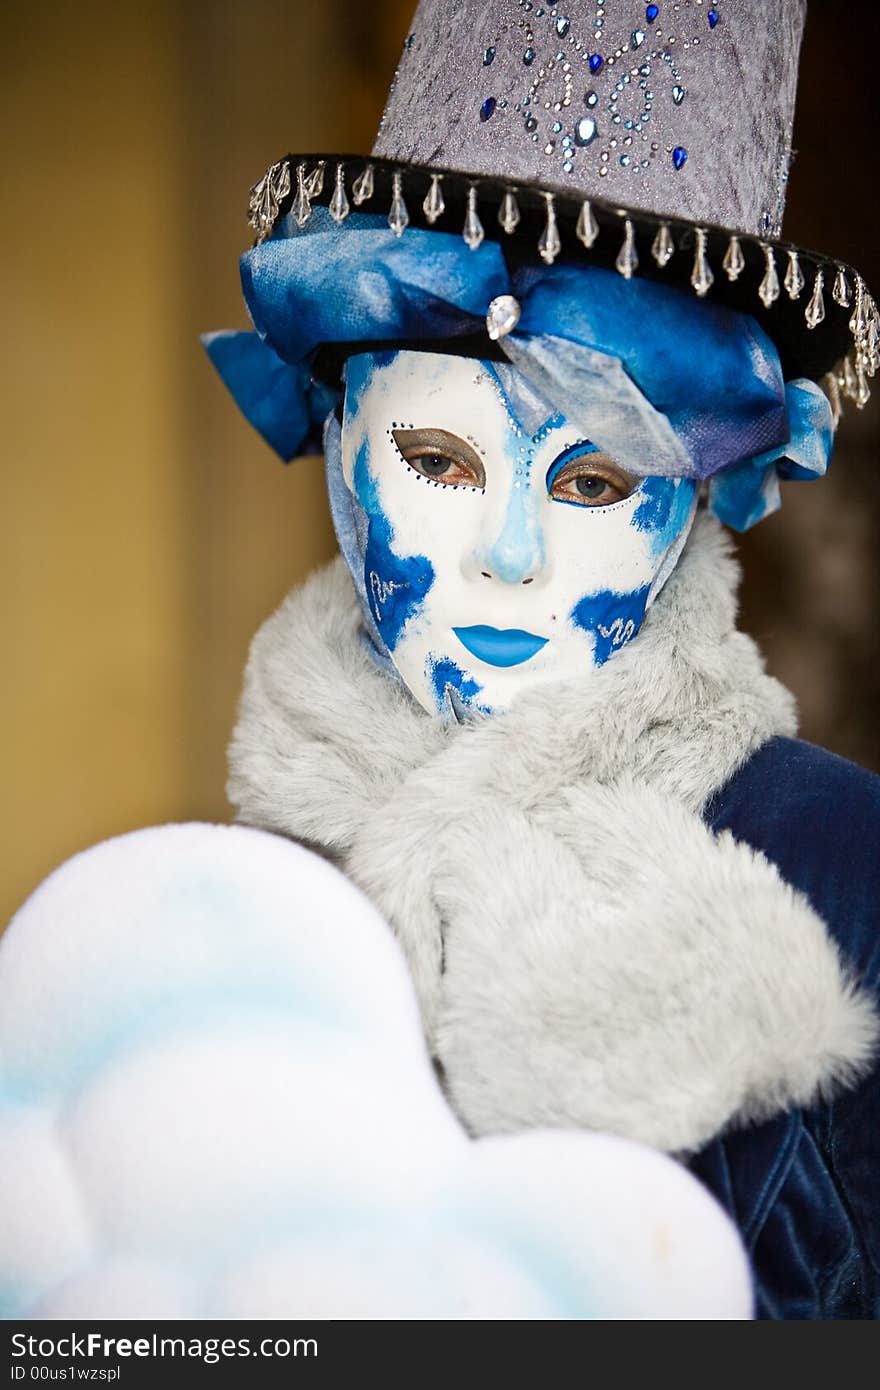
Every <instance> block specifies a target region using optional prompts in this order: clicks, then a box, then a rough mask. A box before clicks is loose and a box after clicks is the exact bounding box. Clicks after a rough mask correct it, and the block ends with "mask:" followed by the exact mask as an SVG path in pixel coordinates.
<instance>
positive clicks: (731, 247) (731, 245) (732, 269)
mask: <svg viewBox="0 0 880 1390" xmlns="http://www.w3.org/2000/svg"><path fill="white" fill-rule="evenodd" d="M721 268H722V270H723V271H724V274H725V275H726V276H727V278H728V280H738V279H739V277H740V275H742V273H743V271H744V270H745V268H746V258H745V256H744V255H743V249H742V247H741V246H740V244H739V237H738V236H732V237H731V238H730V241H729V242H728V243H727V250H726V251H725V253H724V260H723V261H722V262H721Z"/></svg>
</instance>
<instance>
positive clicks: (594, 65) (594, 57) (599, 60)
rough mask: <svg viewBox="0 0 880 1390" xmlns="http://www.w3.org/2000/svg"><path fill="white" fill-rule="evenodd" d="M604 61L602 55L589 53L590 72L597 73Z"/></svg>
mask: <svg viewBox="0 0 880 1390" xmlns="http://www.w3.org/2000/svg"><path fill="white" fill-rule="evenodd" d="M604 61H605V59H604V58H603V57H602V54H601V53H591V54H590V72H598V71H599V69H600V68H601V66H602V64H603V63H604Z"/></svg>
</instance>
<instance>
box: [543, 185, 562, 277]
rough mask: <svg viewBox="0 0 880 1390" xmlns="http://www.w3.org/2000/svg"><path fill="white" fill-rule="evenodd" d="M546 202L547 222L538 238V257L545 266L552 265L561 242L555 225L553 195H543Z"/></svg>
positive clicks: (560, 247)
mask: <svg viewBox="0 0 880 1390" xmlns="http://www.w3.org/2000/svg"><path fill="white" fill-rule="evenodd" d="M544 197H545V199H546V202H547V221H546V222H545V223H544V230H543V232H542V233H541V235H540V237H539V238H538V255H539V256H540V257H541V260H542V261H543V262H544V264H545V265H552V264H553V262H554V261H555V260H556V257H557V256H558V255H559V253H560V251H561V250H562V242H561V241H560V239H559V228H558V227H557V225H556V206H555V204H554V202H553V194H552V193H545V194H544Z"/></svg>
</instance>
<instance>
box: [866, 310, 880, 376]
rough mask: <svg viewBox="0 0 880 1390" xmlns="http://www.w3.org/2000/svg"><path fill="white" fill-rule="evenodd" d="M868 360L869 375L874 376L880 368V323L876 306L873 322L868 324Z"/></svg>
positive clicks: (872, 316)
mask: <svg viewBox="0 0 880 1390" xmlns="http://www.w3.org/2000/svg"><path fill="white" fill-rule="evenodd" d="M867 358H868V362H867V366H868V375H869V376H873V375H874V373H875V372H876V370H877V368H878V366H880V322H878V319H877V309H876V306H873V312H872V314H871V320H870V323H869V324H868V337H867Z"/></svg>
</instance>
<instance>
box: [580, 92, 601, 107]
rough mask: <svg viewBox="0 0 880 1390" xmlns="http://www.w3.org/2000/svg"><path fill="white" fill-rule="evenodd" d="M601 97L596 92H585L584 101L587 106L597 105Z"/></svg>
mask: <svg viewBox="0 0 880 1390" xmlns="http://www.w3.org/2000/svg"><path fill="white" fill-rule="evenodd" d="M598 100H599V98H598V96H597V94H596V93H595V92H584V101H585V102H586V104H587V106H595V105H596V103H597V102H598Z"/></svg>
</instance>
